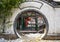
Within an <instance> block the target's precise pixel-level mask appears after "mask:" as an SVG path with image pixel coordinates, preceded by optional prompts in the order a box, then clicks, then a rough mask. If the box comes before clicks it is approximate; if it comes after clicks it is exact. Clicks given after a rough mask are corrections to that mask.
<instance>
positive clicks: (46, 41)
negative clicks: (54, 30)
mask: <svg viewBox="0 0 60 42" xmlns="http://www.w3.org/2000/svg"><path fill="white" fill-rule="evenodd" d="M27 40H28V41H27ZM27 40H22V39H20V38H18V39H15V40H5V39H3V38H2V39H0V42H60V40H40V39H38V38H36V39H30V40H29V39H27Z"/></svg>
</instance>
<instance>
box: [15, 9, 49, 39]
mask: <svg viewBox="0 0 60 42" xmlns="http://www.w3.org/2000/svg"><path fill="white" fill-rule="evenodd" d="M14 31H15V33H16V34H17V36H18V37H20V38H21V37H22V36H26V37H36V36H39V37H40V39H42V38H43V37H44V36H45V35H46V34H47V32H48V21H47V19H46V17H45V16H44V15H42V14H41V13H39V12H37V11H34V10H26V11H23V12H21V13H20V14H18V15H17V17H16V19H15V21H14Z"/></svg>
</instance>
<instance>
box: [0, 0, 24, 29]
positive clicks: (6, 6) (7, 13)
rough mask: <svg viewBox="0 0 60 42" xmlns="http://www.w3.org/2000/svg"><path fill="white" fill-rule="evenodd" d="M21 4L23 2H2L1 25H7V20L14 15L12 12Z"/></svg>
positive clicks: (0, 11) (20, 0)
mask: <svg viewBox="0 0 60 42" xmlns="http://www.w3.org/2000/svg"><path fill="white" fill-rule="evenodd" d="M21 2H23V0H0V24H2V25H5V22H6V19H7V18H10V17H11V15H12V12H11V10H12V9H13V8H17V7H18V6H19V4H20V3H21ZM4 27H5V26H3V28H4Z"/></svg>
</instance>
